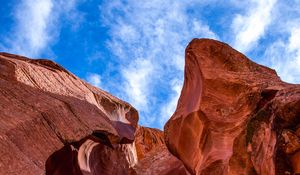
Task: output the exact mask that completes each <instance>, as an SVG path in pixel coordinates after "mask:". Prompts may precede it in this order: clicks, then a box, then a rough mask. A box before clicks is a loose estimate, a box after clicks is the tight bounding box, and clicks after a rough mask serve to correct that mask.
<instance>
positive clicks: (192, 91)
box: [164, 39, 300, 175]
mask: <svg viewBox="0 0 300 175" xmlns="http://www.w3.org/2000/svg"><path fill="white" fill-rule="evenodd" d="M184 73H185V74H184V78H185V79H184V85H183V89H182V92H181V96H180V99H179V101H178V105H177V109H176V111H175V113H174V114H173V116H172V117H171V119H170V120H169V121H168V122H167V124H166V125H165V128H164V129H165V141H166V144H167V146H168V149H169V150H170V151H171V153H172V154H174V155H175V156H177V157H178V158H179V159H180V160H181V161H182V162H183V163H184V165H185V166H186V167H187V169H188V170H189V172H190V173H191V174H197V175H200V174H205V175H206V174H212V175H218V174H224V175H225V174H239V175H240V174H247V175H248V174H262V175H272V174H293V173H300V171H299V170H300V169H299V167H300V156H299V155H300V153H299V152H300V149H299V143H300V142H299V138H300V137H299V130H300V129H299V128H300V85H294V84H288V83H285V82H282V81H281V80H280V78H279V77H278V76H277V74H276V72H275V71H274V70H272V69H270V68H267V67H264V66H261V65H259V64H256V63H254V62H252V61H251V60H249V59H248V58H246V57H245V56H244V55H243V54H241V53H239V52H238V51H236V50H234V49H233V48H231V47H230V46H229V45H227V44H225V43H222V42H218V41H214V40H210V39H194V40H193V41H192V42H191V43H190V44H189V45H188V47H187V48H186V58H185V72H184ZM297 134H298V135H297Z"/></svg>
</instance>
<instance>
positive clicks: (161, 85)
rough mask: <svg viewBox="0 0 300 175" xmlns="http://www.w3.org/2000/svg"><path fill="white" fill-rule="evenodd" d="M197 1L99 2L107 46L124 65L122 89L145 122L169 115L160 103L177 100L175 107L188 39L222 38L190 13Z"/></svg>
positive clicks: (124, 96) (171, 106) (158, 120)
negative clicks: (107, 33)
mask: <svg viewBox="0 0 300 175" xmlns="http://www.w3.org/2000/svg"><path fill="white" fill-rule="evenodd" d="M196 5H197V3H196V1H194V0H190V1H171V0H166V1H160V0H156V1H136V0H129V1H127V2H126V3H125V2H123V1H113V2H112V1H106V3H105V4H103V5H102V6H101V7H100V11H101V12H102V15H103V18H102V19H103V21H105V24H106V26H107V27H109V29H110V37H111V39H110V40H109V41H108V45H109V47H110V49H111V51H112V52H113V53H114V54H115V55H116V57H117V58H118V60H119V63H120V64H121V65H122V66H121V70H120V72H121V73H122V79H123V81H125V86H122V87H121V88H120V90H119V91H120V92H123V94H125V95H123V97H122V98H123V99H125V100H128V101H129V102H130V103H132V104H133V105H134V106H135V107H136V108H137V109H138V110H139V111H140V113H141V120H140V121H141V123H142V124H147V125H150V124H151V121H152V118H153V117H155V118H156V122H158V123H159V122H160V118H163V120H162V121H165V120H166V118H169V117H170V116H163V117H162V116H160V115H161V114H162V113H161V112H160V111H161V110H160V109H158V108H160V107H159V106H165V105H167V104H169V103H172V105H169V106H170V107H167V108H168V110H169V111H172V110H174V107H173V106H175V105H174V102H175V101H176V99H175V98H177V95H175V96H174V97H173V95H172V92H173V90H172V86H173V85H172V81H173V80H174V79H176V80H178V81H180V82H182V81H183V67H184V50H185V47H186V45H187V44H188V42H189V41H191V39H192V38H196V37H209V38H217V35H216V34H215V33H214V32H212V31H211V30H210V28H209V26H208V25H206V24H205V23H204V22H203V21H201V20H200V17H199V18H197V17H192V16H190V14H189V13H188V9H189V8H196ZM124 87H125V88H124ZM171 96H172V97H171ZM170 101H172V102H170ZM173 112H174V111H173ZM170 113H171V112H168V113H165V114H164V115H170ZM152 124H153V123H152ZM161 124H163V122H161ZM161 126H162V125H161Z"/></svg>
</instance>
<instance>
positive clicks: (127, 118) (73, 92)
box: [0, 53, 138, 175]
mask: <svg viewBox="0 0 300 175" xmlns="http://www.w3.org/2000/svg"><path fill="white" fill-rule="evenodd" d="M0 70H1V71H0V119H1V120H0V150H1V151H0V152H1V156H0V174H45V171H46V169H47V170H48V171H46V174H47V175H51V174H56V175H59V174H61V175H63V174H64V175H65V174H82V173H83V174H86V173H90V174H99V171H98V170H99V169H101V170H103V171H102V172H104V173H101V174H122V173H123V174H128V173H129V172H130V171H131V170H130V169H131V167H132V166H134V165H135V164H136V162H137V156H136V149H135V144H134V143H133V141H134V136H135V131H136V128H137V122H138V113H137V111H136V110H135V109H134V108H133V107H132V106H131V105H129V104H128V103H126V102H124V101H122V100H120V99H118V98H116V97H114V96H112V95H110V94H108V93H107V92H105V91H102V90H100V89H97V88H95V87H93V86H91V85H89V84H87V83H85V82H84V81H82V80H80V79H79V78H77V77H76V76H74V75H73V74H71V73H70V72H68V71H67V70H65V69H64V68H62V67H61V66H59V65H58V64H56V63H54V62H52V61H49V60H32V59H28V58H25V57H21V56H17V55H12V54H7V53H1V54H0ZM100 157H101V159H99V158H100ZM115 163H118V164H119V165H122V166H120V167H121V168H119V169H118V168H116V165H115ZM98 165H101V166H98ZM120 169H122V170H120ZM95 172H98V173H95ZM100 172H101V171H100Z"/></svg>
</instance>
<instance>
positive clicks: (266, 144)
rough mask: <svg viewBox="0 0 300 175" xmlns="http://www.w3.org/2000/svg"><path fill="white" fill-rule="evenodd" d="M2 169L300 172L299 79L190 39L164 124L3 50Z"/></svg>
mask: <svg viewBox="0 0 300 175" xmlns="http://www.w3.org/2000/svg"><path fill="white" fill-rule="evenodd" d="M0 70H1V71H0V174H8V175H10V174H12V175H14V174H16V175H17V174H18V175H19V174H24V175H28V174H46V175H66V174H67V175H100V174H101V175H210V174H211V175H240V174H245V175H249V174H250V175H251V174H253V175H255V174H261V175H282V174H286V175H288V174H290V175H292V174H297V173H300V85H295V84H288V83H285V82H282V81H281V80H280V78H279V77H278V76H277V74H276V72H275V71H274V70H272V69H270V68H267V67H264V66H261V65H259V64H256V63H254V62H252V61H251V60H249V59H248V58H246V57H245V56H244V55H243V54H241V53H239V52H238V51H236V50H234V49H233V48H231V47H230V46H229V45H227V44H225V43H222V42H219V41H215V40H210V39H194V40H193V41H192V42H191V43H190V44H189V45H188V47H187V48H186V58H185V75H184V78H185V79H184V86H183V89H182V92H181V96H180V99H179V101H178V105H177V109H176V111H175V113H174V114H173V115H172V116H171V118H170V120H169V121H168V122H167V124H166V125H165V128H164V132H163V131H160V130H157V129H153V128H147V127H143V126H139V125H138V112H137V111H136V110H135V109H134V107H132V106H131V105H130V104H128V103H126V102H124V101H122V100H120V99H118V98H116V97H114V96H112V95H110V94H109V93H107V92H105V91H103V90H100V89H98V88H96V87H93V86H91V85H89V84H88V83H86V82H84V81H82V80H80V79H79V78H78V77H76V76H75V75H73V74H72V73H70V72H68V71H67V70H65V69H64V68H62V67H61V66H60V65H58V64H56V63H54V62H53V61H49V60H43V59H39V60H32V59H29V58H26V57H21V56H17V55H12V54H8V53H0Z"/></svg>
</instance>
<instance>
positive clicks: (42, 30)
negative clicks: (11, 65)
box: [1, 0, 77, 57]
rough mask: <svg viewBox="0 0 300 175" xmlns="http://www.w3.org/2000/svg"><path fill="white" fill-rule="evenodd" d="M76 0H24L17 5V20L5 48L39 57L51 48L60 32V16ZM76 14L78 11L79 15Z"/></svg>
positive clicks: (15, 14) (4, 45)
mask: <svg viewBox="0 0 300 175" xmlns="http://www.w3.org/2000/svg"><path fill="white" fill-rule="evenodd" d="M76 2H77V1H76V0H70V1H65V0H22V1H21V3H19V4H17V5H16V6H15V8H14V12H13V14H14V20H15V24H14V26H13V28H12V29H11V33H10V34H9V35H8V36H7V37H6V38H5V41H4V42H5V44H2V46H1V47H2V49H3V50H7V51H8V52H12V53H16V54H21V55H26V56H29V57H38V56H40V55H41V53H42V52H44V51H45V50H48V51H49V50H50V48H51V46H52V44H54V43H55V40H56V39H57V38H58V36H59V32H60V22H61V21H60V16H61V15H62V14H64V13H69V12H72V13H70V15H67V16H68V17H71V16H74V15H75V14H76V13H75V12H74V11H72V9H74V7H75V5H76ZM75 16H76V15H75Z"/></svg>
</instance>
